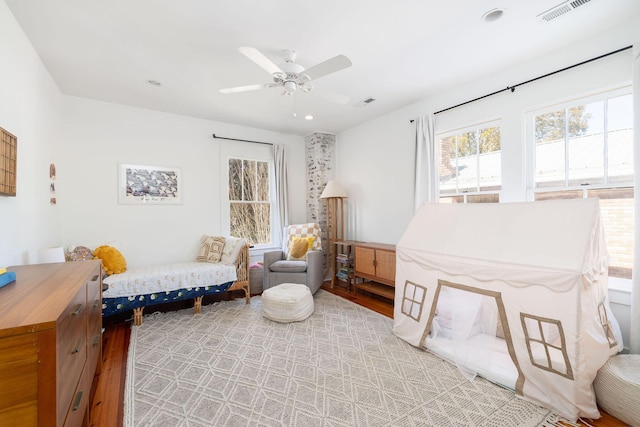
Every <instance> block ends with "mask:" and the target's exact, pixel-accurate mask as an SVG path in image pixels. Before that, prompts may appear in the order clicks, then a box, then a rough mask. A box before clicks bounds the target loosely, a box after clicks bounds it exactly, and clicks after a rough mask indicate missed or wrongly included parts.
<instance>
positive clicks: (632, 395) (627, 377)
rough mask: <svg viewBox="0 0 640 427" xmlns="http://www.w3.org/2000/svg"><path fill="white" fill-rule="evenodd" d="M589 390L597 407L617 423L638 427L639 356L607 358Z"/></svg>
mask: <svg viewBox="0 0 640 427" xmlns="http://www.w3.org/2000/svg"><path fill="white" fill-rule="evenodd" d="M593 386H594V388H595V391H596V399H597V401H598V405H599V406H600V407H601V408H602V409H604V410H605V411H607V412H608V413H609V414H611V415H613V416H614V417H616V418H618V419H619V420H620V421H624V422H625V423H627V424H629V425H632V426H640V355H639V354H619V355H617V356H613V357H610V358H609V360H608V361H607V363H605V364H604V366H603V367H602V368H600V370H599V371H598V375H597V376H596V379H595V381H594V382H593Z"/></svg>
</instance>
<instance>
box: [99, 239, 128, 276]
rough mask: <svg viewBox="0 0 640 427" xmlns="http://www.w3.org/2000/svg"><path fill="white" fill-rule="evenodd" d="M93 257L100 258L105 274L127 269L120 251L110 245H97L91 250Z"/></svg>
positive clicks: (121, 271)
mask: <svg viewBox="0 0 640 427" xmlns="http://www.w3.org/2000/svg"><path fill="white" fill-rule="evenodd" d="M93 257H94V258H93V259H100V260H102V268H103V269H104V271H105V272H106V273H107V276H110V275H112V274H120V273H124V272H125V271H127V261H125V259H124V256H122V254H121V253H120V251H119V250H117V249H116V248H114V247H112V246H98V247H97V248H96V249H95V250H94V251H93Z"/></svg>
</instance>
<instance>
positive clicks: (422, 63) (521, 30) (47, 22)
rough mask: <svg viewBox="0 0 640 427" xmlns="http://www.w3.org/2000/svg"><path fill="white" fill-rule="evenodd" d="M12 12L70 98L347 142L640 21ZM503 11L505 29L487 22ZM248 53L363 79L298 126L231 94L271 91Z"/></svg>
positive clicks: (445, 4) (435, 4) (318, 4)
mask: <svg viewBox="0 0 640 427" xmlns="http://www.w3.org/2000/svg"><path fill="white" fill-rule="evenodd" d="M5 1H6V3H7V4H8V6H9V8H10V9H11V11H12V12H13V14H14V15H15V17H16V18H17V20H18V22H19V23H20V25H21V26H22V28H23V29H24V31H25V33H26V34H27V36H28V37H29V39H30V40H31V42H32V44H33V46H34V47H35V49H36V51H37V52H38V54H39V56H40V58H41V59H42V61H43V62H44V64H45V66H46V67H47V69H48V70H49V72H50V73H51V75H52V76H53V79H54V80H55V81H56V83H57V84H58V86H59V88H60V90H61V91H62V92H63V93H64V94H67V95H74V96H80V97H86V98H93V99H97V100H102V101H108V102H115V103H119V104H126V105H132V106H138V107H143V108H148V109H153V110H159V111H166V112H170V113H175V114H181V115H186V116H191V117H197V118H203V119H208V120H215V121H221V122H228V123H235V124H239V125H245V126H252V127H257V128H263V129H270V130H274V131H280V132H286V133H292V134H299V135H306V134H308V133H310V132H313V131H325V132H340V131H342V130H344V129H348V128H350V127H352V126H354V125H357V124H359V123H362V122H364V121H367V120H370V119H372V118H375V117H377V116H380V115H382V114H385V113H388V112H390V111H393V110H396V109H398V108H400V107H404V106H406V105H409V104H412V103H414V102H416V101H418V100H421V99H424V98H426V97H427V96H429V95H430V94H433V93H437V92H439V91H441V90H443V89H445V88H448V87H453V86H458V85H460V84H463V83H465V82H467V81H469V80H472V79H476V78H478V77H482V76H485V75H489V74H491V73H494V72H496V71H498V70H501V69H504V68H507V67H511V66H515V65H517V64H521V63H523V62H524V61H526V60H528V59H530V58H532V57H536V56H539V55H543V54H545V53H547V52H551V51H554V50H557V49H559V48H561V47H563V46H566V45H570V44H573V43H576V42H579V41H580V40H583V39H585V38H588V37H590V36H592V35H595V34H601V33H605V34H606V31H607V30H608V29H613V28H616V27H618V26H620V25H631V23H633V22H638V21H639V19H640V1H639V0H591V1H590V2H589V3H586V4H584V5H583V6H580V7H578V8H576V9H575V10H573V11H572V12H569V13H567V14H565V15H563V16H561V17H559V18H557V19H555V20H553V21H551V22H543V21H541V20H539V19H537V18H536V16H537V15H539V14H540V13H542V12H545V11H546V10H548V9H550V8H552V7H554V6H556V5H558V4H560V3H562V2H563V0H456V1H442V0H395V1H390V0H322V1H310V0H306V1H305V0H233V1H230V0H226V1H225V0H180V1H177V0H108V1H107V0H102V1H99V0H46V1H45V0H5ZM494 8H503V9H504V14H503V16H502V18H501V19H499V20H497V21H494V22H490V23H487V22H483V21H482V20H481V16H482V15H483V14H484V13H485V12H487V11H489V10H491V9H494ZM241 46H251V47H255V48H257V49H258V50H260V51H261V52H262V53H263V54H264V55H265V56H267V57H268V58H270V59H271V60H272V61H273V62H275V63H280V62H281V61H280V58H281V57H282V56H281V52H282V50H284V49H292V50H296V51H297V52H298V59H297V62H298V63H299V64H301V65H303V66H304V67H306V68H308V67H310V66H312V65H315V64H317V63H320V62H322V61H324V60H326V59H329V58H331V57H333V56H335V55H338V54H343V55H346V56H347V57H349V58H350V59H351V61H352V63H353V65H352V66H351V67H350V68H347V69H345V70H342V71H339V72H337V73H334V74H331V75H328V76H325V77H323V78H321V79H319V80H318V81H317V84H318V85H321V86H322V87H324V88H326V89H328V90H330V91H333V92H338V93H341V94H344V95H347V96H349V97H350V98H351V101H350V103H348V104H346V105H338V104H334V103H331V102H328V101H326V100H324V99H323V98H320V97H319V96H317V95H316V94H314V93H313V92H311V93H300V92H298V93H296V95H295V98H296V101H295V102H296V111H297V113H298V114H297V116H296V117H293V116H292V115H287V114H284V113H282V111H280V109H279V102H280V98H281V93H282V90H281V89H280V88H272V89H263V90H259V91H254V92H246V93H237V94H227V95H223V94H221V93H219V92H218V91H219V89H221V88H226V87H233V86H242V85H249V84H262V83H270V82H271V78H270V76H269V75H268V74H267V73H266V72H265V71H264V70H263V69H261V68H260V67H258V66H257V65H256V64H255V63H253V62H251V61H250V60H249V59H247V58H246V57H245V56H243V55H241V54H240V53H239V52H238V48H239V47H241ZM620 47H623V46H620ZM598 53H606V52H598ZM585 59H587V58H585ZM567 65H571V64H567ZM532 77H534V76H532ZM147 80H156V81H159V82H161V84H162V85H161V86H159V87H155V86H152V85H150V84H148V83H147ZM369 97H373V98H375V99H376V101H375V102H373V103H371V104H370V105H367V106H364V107H359V106H357V104H358V103H360V102H361V101H362V100H364V99H365V98H369ZM306 114H312V115H313V116H315V119H314V120H313V121H307V120H305V119H304V118H303V117H304V115H306Z"/></svg>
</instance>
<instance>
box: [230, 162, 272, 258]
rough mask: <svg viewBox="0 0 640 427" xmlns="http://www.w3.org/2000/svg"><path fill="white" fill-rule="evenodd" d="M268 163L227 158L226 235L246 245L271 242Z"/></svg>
mask: <svg viewBox="0 0 640 427" xmlns="http://www.w3.org/2000/svg"><path fill="white" fill-rule="evenodd" d="M269 169H270V168H269V162H266V161H259V160H249V159H240V158H229V221H230V224H229V225H230V234H231V235H232V236H234V237H244V238H245V239H247V240H248V242H249V244H250V245H268V244H269V243H271V211H272V209H271V198H270V174H269Z"/></svg>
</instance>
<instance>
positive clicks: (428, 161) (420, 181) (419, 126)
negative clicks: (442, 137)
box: [414, 114, 440, 211]
mask: <svg viewBox="0 0 640 427" xmlns="http://www.w3.org/2000/svg"><path fill="white" fill-rule="evenodd" d="M415 122H416V167H415V170H416V175H415V185H414V191H415V193H414V210H415V211H417V210H418V208H419V207H420V205H421V204H422V203H423V202H436V201H437V200H438V187H439V174H438V167H439V164H440V155H439V150H438V145H437V144H436V138H435V133H434V127H433V126H434V118H433V114H428V115H426V116H420V117H418V118H417V119H416V120H415Z"/></svg>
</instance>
